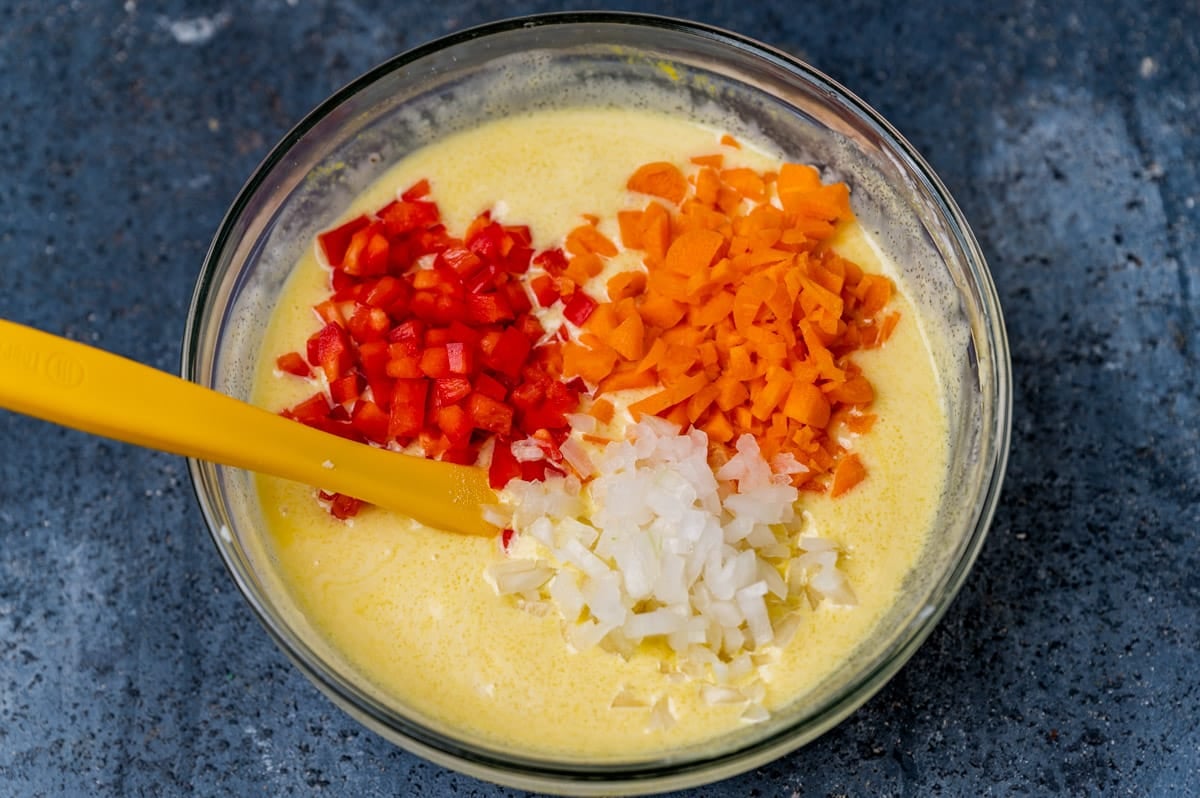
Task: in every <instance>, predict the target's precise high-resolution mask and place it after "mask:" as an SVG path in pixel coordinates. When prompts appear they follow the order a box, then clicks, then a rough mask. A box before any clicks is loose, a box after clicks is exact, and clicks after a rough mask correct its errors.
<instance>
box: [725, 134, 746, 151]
mask: <svg viewBox="0 0 1200 798" xmlns="http://www.w3.org/2000/svg"><path fill="white" fill-rule="evenodd" d="M721 143H722V144H724V145H725V146H726V147H733V148H734V149H735V150H740V149H741V148H742V145H741V143H740V142H739V141H738V140H737V139H735V138H734V137H733V136H731V135H729V134H728V133H726V134H725V135H723V136H721Z"/></svg>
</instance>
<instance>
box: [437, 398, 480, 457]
mask: <svg viewBox="0 0 1200 798" xmlns="http://www.w3.org/2000/svg"><path fill="white" fill-rule="evenodd" d="M437 425H438V428H439V429H440V430H441V431H442V433H443V434H444V435H445V436H446V439H447V440H449V441H450V445H451V447H452V448H455V447H461V446H462V445H463V444H465V443H466V442H467V441H468V440H470V438H471V431H472V430H473V429H474V427H473V426H472V424H471V417H470V415H468V413H467V411H466V410H464V409H463V408H462V406H460V405H453V404H452V405H447V406H446V407H442V408H440V409H439V410H438V411H437Z"/></svg>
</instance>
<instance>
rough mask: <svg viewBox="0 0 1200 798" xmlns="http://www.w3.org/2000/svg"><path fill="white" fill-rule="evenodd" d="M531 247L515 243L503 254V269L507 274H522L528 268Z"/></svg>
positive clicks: (531, 253) (531, 255)
mask: <svg viewBox="0 0 1200 798" xmlns="http://www.w3.org/2000/svg"><path fill="white" fill-rule="evenodd" d="M532 257H533V249H531V248H530V247H528V246H524V245H521V244H517V245H516V246H514V247H512V249H510V250H509V251H508V252H507V253H506V254H505V255H504V271H506V272H508V273H509V274H524V273H525V272H526V271H528V270H529V263H530V259H531V258H532Z"/></svg>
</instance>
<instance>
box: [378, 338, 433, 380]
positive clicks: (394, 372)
mask: <svg viewBox="0 0 1200 798" xmlns="http://www.w3.org/2000/svg"><path fill="white" fill-rule="evenodd" d="M393 346H395V344H393ZM385 373H386V374H387V376H389V377H391V378H392V379H394V380H415V379H420V378H422V377H425V376H427V375H426V374H425V372H424V371H422V370H421V356H420V355H405V354H401V355H395V356H393V357H392V358H391V359H390V360H388V362H387V366H386V369H385Z"/></svg>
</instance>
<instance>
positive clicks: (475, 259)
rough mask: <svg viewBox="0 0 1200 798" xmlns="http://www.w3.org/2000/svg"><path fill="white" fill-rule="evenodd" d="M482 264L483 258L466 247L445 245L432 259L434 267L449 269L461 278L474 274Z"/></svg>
mask: <svg viewBox="0 0 1200 798" xmlns="http://www.w3.org/2000/svg"><path fill="white" fill-rule="evenodd" d="M483 265H484V264H483V259H482V258H480V257H479V256H478V255H476V254H475V253H474V252H472V251H471V250H469V249H467V248H466V247H446V248H445V249H443V250H442V251H441V252H439V253H438V256H437V260H435V261H434V268H446V269H451V270H453V271H454V273H455V274H457V275H458V276H459V277H461V278H463V279H465V278H467V277H470V276H471V275H472V274H475V272H477V271H479V270H480V269H482V268H483Z"/></svg>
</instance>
